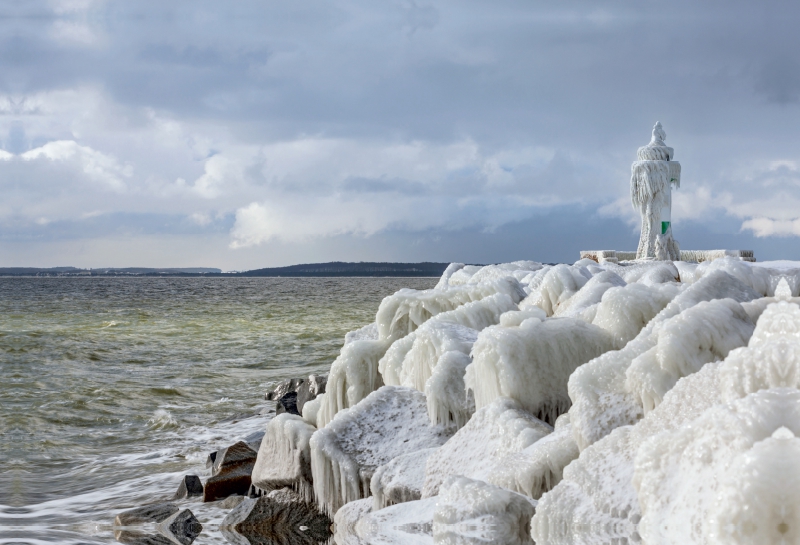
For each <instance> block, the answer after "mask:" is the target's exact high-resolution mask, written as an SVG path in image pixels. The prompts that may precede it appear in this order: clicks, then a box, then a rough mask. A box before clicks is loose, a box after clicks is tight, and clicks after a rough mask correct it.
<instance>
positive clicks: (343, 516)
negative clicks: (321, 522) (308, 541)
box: [333, 498, 372, 545]
mask: <svg viewBox="0 0 800 545" xmlns="http://www.w3.org/2000/svg"><path fill="white" fill-rule="evenodd" d="M370 511H372V498H364V499H363V500H356V501H351V502H350V503H348V504H347V505H344V506H342V508H341V509H339V510H338V511H336V516H335V517H334V518H333V529H334V533H333V540H334V542H335V543H336V545H371V544H370V543H367V542H365V541H363V540H362V539H361V538H360V537H358V533H357V532H358V531H357V528H356V525H357V524H358V521H359V520H361V519H362V518H364V517H366V516H367V515H368V514H369V513H370Z"/></svg>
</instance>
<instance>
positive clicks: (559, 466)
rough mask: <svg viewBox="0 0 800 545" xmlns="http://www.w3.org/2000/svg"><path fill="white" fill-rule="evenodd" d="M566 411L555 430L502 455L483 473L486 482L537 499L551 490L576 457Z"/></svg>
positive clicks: (576, 447) (576, 452) (576, 451)
mask: <svg viewBox="0 0 800 545" xmlns="http://www.w3.org/2000/svg"><path fill="white" fill-rule="evenodd" d="M579 454H580V452H579V451H578V445H577V444H575V440H574V439H573V438H572V428H571V427H570V425H569V414H564V415H562V416H560V417H559V419H558V421H557V422H556V430H555V431H554V432H553V433H551V434H550V435H548V436H547V437H544V438H542V439H540V440H539V441H536V442H535V443H533V444H532V445H531V446H529V447H526V448H524V449H522V450H521V451H519V452H515V453H512V454H509V455H508V456H505V457H504V458H503V459H502V460H501V461H500V462H499V463H498V464H497V465H496V466H494V467H493V468H492V470H491V471H490V472H489V473H488V475H487V476H486V481H487V482H489V483H491V484H495V485H497V486H502V487H503V488H507V489H509V490H513V491H514V492H518V493H520V494H524V495H526V496H528V497H529V498H533V499H535V500H538V499H539V498H541V497H542V494H544V493H545V492H548V491H549V490H552V489H553V487H554V486H556V485H557V484H558V483H559V482H561V479H562V477H563V474H564V468H565V467H567V465H569V463H570V462H572V461H573V460H574V459H575V458H577V457H578V455H579Z"/></svg>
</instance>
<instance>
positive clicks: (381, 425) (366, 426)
mask: <svg viewBox="0 0 800 545" xmlns="http://www.w3.org/2000/svg"><path fill="white" fill-rule="evenodd" d="M329 384H330V383H329ZM327 395H330V393H327V394H326V396H327ZM450 433H451V432H450V431H449V430H447V429H446V428H444V427H442V426H431V425H430V422H429V419H428V410H427V403H426V400H425V396H424V395H423V394H422V392H419V391H418V390H415V389H413V388H406V387H402V386H383V387H382V388H380V389H378V390H377V391H375V392H373V393H372V394H370V395H369V396H367V397H366V398H365V399H363V400H362V401H361V402H359V403H358V404H357V405H355V406H354V407H351V408H349V409H346V410H344V411H341V412H340V413H339V414H337V415H336V417H335V418H334V419H333V421H331V422H330V423H329V424H328V425H327V426H326V427H325V428H322V429H320V430H318V431H317V432H316V433H314V435H313V436H312V437H311V468H312V472H313V475H314V495H315V497H316V499H317V503H319V505H320V506H321V507H322V508H324V509H325V510H326V511H327V512H328V513H331V514H333V513H336V511H337V510H338V509H339V507H341V506H342V505H344V504H345V503H348V502H351V501H354V500H358V499H361V498H365V497H367V496H369V494H370V490H369V486H370V480H371V479H372V475H373V474H374V472H375V470H376V469H378V468H379V467H380V466H382V465H384V464H386V463H388V462H390V461H391V460H393V459H394V458H397V457H398V456H400V455H401V454H406V453H409V452H413V451H416V450H422V449H425V448H432V447H438V446H440V445H442V444H444V442H445V441H446V440H447V439H448V437H449V434H450Z"/></svg>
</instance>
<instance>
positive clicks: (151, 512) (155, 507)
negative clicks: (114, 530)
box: [114, 503, 180, 526]
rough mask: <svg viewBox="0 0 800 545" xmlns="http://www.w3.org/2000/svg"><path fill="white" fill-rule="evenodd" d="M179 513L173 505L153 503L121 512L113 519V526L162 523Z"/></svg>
mask: <svg viewBox="0 0 800 545" xmlns="http://www.w3.org/2000/svg"><path fill="white" fill-rule="evenodd" d="M178 511H180V509H179V508H178V506H177V505H175V504H174V503H154V504H151V505H145V506H143V507H137V508H136V509H129V510H128V511H123V512H122V513H120V514H119V515H117V517H116V518H115V519H114V526H138V525H140V524H145V523H148V522H163V521H164V520H166V519H168V518H169V517H170V516H171V515H173V514H174V513H177V512H178Z"/></svg>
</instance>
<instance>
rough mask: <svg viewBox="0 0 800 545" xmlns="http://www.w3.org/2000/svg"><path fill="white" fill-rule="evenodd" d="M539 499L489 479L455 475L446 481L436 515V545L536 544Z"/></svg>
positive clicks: (441, 491) (434, 536)
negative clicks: (535, 516)
mask: <svg viewBox="0 0 800 545" xmlns="http://www.w3.org/2000/svg"><path fill="white" fill-rule="evenodd" d="M535 505H536V502H535V501H532V500H530V499H528V498H526V497H525V496H522V495H520V494H516V493H514V492H511V491H510V490H506V489H504V488H500V487H498V486H494V485H491V484H489V483H486V482H483V481H479V480H474V479H468V478H466V477H460V476H452V477H449V478H448V479H447V480H446V481H445V482H444V483H443V484H442V487H441V490H440V493H439V497H438V501H437V502H436V512H435V514H434V515H433V542H434V543H435V544H436V545H468V544H474V545H482V544H486V543H503V544H504V545H533V540H532V539H531V536H530V527H531V518H532V517H533V514H534V512H535V509H536V507H535Z"/></svg>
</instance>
